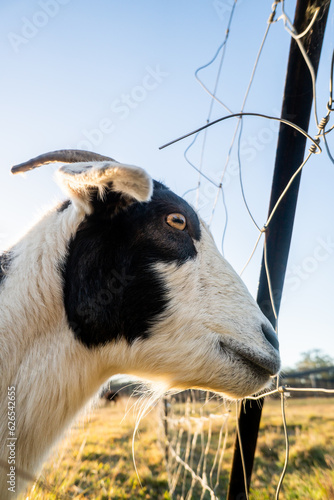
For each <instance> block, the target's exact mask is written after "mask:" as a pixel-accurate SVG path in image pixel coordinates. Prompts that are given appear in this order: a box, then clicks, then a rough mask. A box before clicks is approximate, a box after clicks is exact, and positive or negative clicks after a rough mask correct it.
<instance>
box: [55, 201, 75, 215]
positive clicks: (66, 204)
mask: <svg viewBox="0 0 334 500" xmlns="http://www.w3.org/2000/svg"><path fill="white" fill-rule="evenodd" d="M71 203H72V202H71V200H66V201H63V202H62V203H61V204H60V205H59V206H58V207H57V212H59V213H60V212H64V210H66V209H67V208H68V207H69V206H70V205H71Z"/></svg>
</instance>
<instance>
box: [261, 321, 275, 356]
mask: <svg viewBox="0 0 334 500" xmlns="http://www.w3.org/2000/svg"><path fill="white" fill-rule="evenodd" d="M262 332H263V335H264V336H265V338H266V339H267V341H268V342H269V344H270V345H272V346H273V348H274V349H276V351H278V350H279V341H278V338H277V335H276V332H275V330H274V329H273V327H272V326H271V325H267V324H263V325H262Z"/></svg>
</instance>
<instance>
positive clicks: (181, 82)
mask: <svg viewBox="0 0 334 500" xmlns="http://www.w3.org/2000/svg"><path fill="white" fill-rule="evenodd" d="M232 5H233V1H232V0H213V1H211V0H209V1H206V2H204V1H203V0H182V1H179V0H177V1H176V0H170V1H169V2H165V1H164V2H163V1H161V0H141V1H138V0H137V1H134V0H124V1H122V2H121V1H114V0H108V1H107V0H98V1H96V2H91V1H88V0H37V1H35V0H21V1H20V0H14V1H13V0H11V1H10V0H2V2H1V4H0V33H1V44H0V60H1V61H2V71H1V79H0V101H1V122H0V132H1V135H0V137H1V164H0V194H1V196H0V251H2V250H4V249H6V248H8V246H10V245H11V244H12V243H13V242H15V241H16V240H17V239H18V238H19V237H20V236H21V235H22V234H24V232H25V231H26V230H27V228H28V227H29V226H30V225H31V224H32V223H33V222H35V221H36V220H38V218H39V217H40V216H41V214H42V213H43V212H44V211H45V210H46V209H47V208H49V207H51V206H52V205H54V204H56V203H57V201H59V200H61V199H64V198H65V195H64V194H63V193H62V191H61V190H60V188H59V187H58V186H57V185H56V184H55V182H54V180H53V173H54V171H55V170H56V167H55V166H45V167H43V168H40V169H37V170H35V171H33V172H28V173H27V174H25V175H20V176H13V175H11V174H10V167H11V166H12V165H13V164H17V163H20V162H23V161H26V160H27V159H29V158H31V157H34V156H37V155H39V154H41V153H44V152H47V151H53V150H56V149H64V148H75V149H88V150H92V151H95V152H98V153H101V154H105V155H108V156H111V157H113V158H115V159H117V160H118V161H121V162H123V163H130V164H135V165H139V166H141V167H143V168H145V169H146V170H147V171H148V172H149V173H150V174H151V175H152V177H153V178H155V179H157V180H162V181H163V182H165V183H166V184H167V185H168V186H169V187H170V188H172V189H173V190H174V191H175V192H176V193H178V194H179V195H183V194H184V193H186V192H187V191H189V190H191V189H193V188H196V186H197V183H198V174H197V172H196V171H195V170H194V169H193V168H192V167H191V166H190V165H189V164H188V163H187V162H186V161H185V159H184V151H185V149H186V148H187V147H188V146H189V145H190V143H191V141H192V138H190V139H186V140H184V141H181V142H179V143H178V144H175V145H172V146H170V147H168V148H166V149H163V150H159V146H161V145H163V144H165V143H166V142H168V141H170V140H173V139H175V138H177V137H179V136H180V135H183V134H185V133H187V132H190V131H192V130H194V129H196V128H197V127H200V126H201V125H204V124H205V123H206V119H207V116H208V112H209V108H210V102H211V99H210V96H209V95H208V94H207V93H206V92H205V91H204V90H203V88H202V87H201V86H200V85H199V83H198V82H197V81H196V79H195V77H194V72H195V70H196V69H197V68H199V67H201V66H203V65H205V64H206V63H208V62H209V61H210V60H211V59H212V58H213V56H214V55H215V53H216V51H217V48H218V47H219V45H220V44H221V43H222V41H223V40H224V38H225V33H226V29H227V24H228V21H229V17H230V14H231V10H232ZM271 5H272V0H269V1H267V0H265V1H264V0H247V1H245V0H239V1H238V2H237V4H236V7H235V11H234V15H233V22H232V24H231V26H230V32H229V37H228V42H227V45H226V51H225V57H224V61H223V65H222V70H221V76H220V79H219V83H218V86H217V97H219V99H220V100H221V101H223V102H224V103H225V104H226V105H227V106H228V107H229V109H230V110H232V111H233V112H238V111H239V110H240V109H241V106H242V102H243V98H244V94H245V92H246V89H247V85H248V82H249V79H250V75H251V72H252V68H253V65H254V61H255V58H256V55H257V52H258V50H259V47H260V43H261V41H262V38H263V35H264V32H265V30H266V27H267V20H268V17H269V14H270V12H271ZM294 8H295V1H289V0H288V1H287V2H286V11H287V13H288V15H289V16H290V18H292V19H293V15H294ZM280 12H281V11H280V8H279V9H278V13H279V14H280ZM289 45H290V36H289V34H288V33H287V32H286V31H285V30H284V25H283V23H282V21H278V22H276V23H273V24H272V25H271V26H270V30H269V34H268V38H267V40H266V43H265V45H264V49H263V52H262V54H261V58H260V61H259V65H258V68H257V72H256V74H255V78H254V81H253V84H252V87H251V90H250V93H249V97H248V100H247V102H246V106H245V111H249V112H259V113H264V114H269V115H273V116H279V115H280V109H281V103H282V96H283V90H284V81H285V73H286V65H287V59H288V53H289ZM333 48H334V8H333V5H332V7H331V10H330V13H329V18H328V23H327V30H326V33H325V38H324V46H323V50H322V55H321V60H320V66H319V73H318V78H317V102H318V113H319V117H320V118H321V117H322V116H323V115H324V114H325V113H326V103H327V101H328V97H329V90H328V88H329V75H330V61H331V54H332V51H333ZM219 60H220V59H219V58H217V60H216V61H215V62H214V63H213V64H212V65H210V66H209V67H207V68H205V69H203V70H202V71H201V72H200V77H201V78H202V79H203V81H204V82H205V85H206V86H208V87H209V88H210V89H211V90H212V89H213V88H214V84H215V78H216V75H217V72H218V66H219ZM226 114H227V112H226V110H225V109H224V108H223V107H222V106H221V105H219V104H218V103H215V104H214V106H213V109H212V115H211V118H212V119H215V118H218V117H221V116H224V115H226ZM330 124H333V118H332V121H331V123H330ZM235 126H236V121H235V120H234V119H231V120H227V121H226V122H224V123H221V124H219V125H216V126H214V127H211V129H210V131H208V133H207V140H206V146H205V149H204V153H203V172H204V173H205V174H206V175H207V176H208V177H209V178H210V179H212V180H214V182H215V183H216V184H219V182H220V177H221V174H222V172H223V170H224V167H225V164H226V157H227V154H228V151H229V147H230V144H231V140H232V136H233V132H234V129H235ZM277 130H278V127H277V123H276V122H271V121H266V120H264V119H260V118H244V120H243V135H242V141H241V149H240V159H241V167H242V174H243V183H244V190H245V195H246V199H247V202H248V204H249V207H250V209H251V212H252V215H253V217H254V218H255V220H256V222H257V224H258V225H259V226H260V227H261V226H263V224H264V223H265V221H266V216H267V212H268V203H269V198H270V189H271V180H272V174H273V167H274V162H275V150H276V143H277ZM310 133H311V134H315V133H316V129H315V126H314V120H313V117H312V119H311V126H310ZM202 140H203V135H202V136H200V137H199V138H198V141H197V142H196V143H195V145H194V146H193V147H192V148H191V149H190V150H189V152H188V155H189V158H190V159H191V161H192V162H193V163H194V164H195V165H199V163H200V157H201V151H202V148H201V146H202ZM328 142H329V145H330V147H331V149H332V151H334V132H333V134H332V135H329V136H328ZM309 145H310V143H308V146H309ZM223 186H224V194H225V201H226V206H227V213H228V221H227V226H226V232H225V237H224V245H223V251H224V256H225V257H226V258H227V259H228V260H229V261H230V263H231V264H232V265H233V267H234V268H235V269H236V271H237V272H241V270H242V268H243V267H244V264H245V263H246V262H247V260H248V258H249V256H250V254H251V252H252V249H253V247H254V244H255V242H256V239H257V237H258V230H257V229H256V227H255V226H254V224H253V223H252V221H251V219H250V217H249V215H248V213H247V210H246V208H245V205H244V203H243V200H242V196H241V190H240V182H239V174H238V164H237V148H236V147H234V148H233V149H232V153H231V157H230V161H229V163H228V164H227V167H226V174H225V178H224V182H223ZM333 188H334V165H333V164H332V163H331V162H330V160H329V158H328V156H326V153H325V152H323V153H322V154H321V155H316V156H315V155H313V157H312V158H311V160H310V161H309V163H308V164H307V166H306V167H305V169H304V171H303V174H302V180H301V185H300V193H299V200H298V205H297V212H296V219H295V226H294V232H293V238H292V243H291V250H290V256H289V261H288V267H287V276H286V282H285V287H284V295H283V299H282V306H281V311H280V317H279V337H280V344H281V354H282V362H283V366H285V367H288V366H293V365H294V364H295V363H296V362H297V361H298V360H299V358H300V355H301V353H302V352H305V351H308V350H311V349H321V350H322V351H323V352H325V353H326V354H328V355H330V356H332V357H334V326H333V321H332V309H333V307H334V301H333V299H334V280H333V278H334V225H333V209H334V196H333ZM216 194H217V190H216V188H215V187H214V186H213V185H212V184H211V183H210V182H208V181H206V180H205V179H202V180H201V188H200V192H199V195H198V196H197V192H196V190H193V191H190V192H188V193H187V194H186V195H185V197H186V199H187V200H188V201H189V202H190V203H192V204H196V202H197V207H198V209H199V213H200V215H201V216H202V217H203V218H204V219H205V220H206V221H207V222H210V219H211V214H212V207H213V205H214V203H215V198H216ZM225 222H226V214H225V210H224V206H223V202H222V197H221V196H220V195H219V198H218V202H217V205H216V208H215V212H214V215H213V219H212V223H211V229H212V232H213V235H214V238H215V240H216V243H217V246H218V248H219V249H221V250H222V237H223V233H224V227H225ZM261 243H262V242H261ZM261 258H262V244H260V245H259V247H258V249H257V251H256V252H255V254H254V257H253V258H252V260H251V262H250V264H249V265H248V267H247V268H246V270H245V272H244V273H243V276H242V277H243V279H244V280H245V282H246V284H247V286H248V288H249V289H250V291H251V293H252V294H253V295H254V296H256V290H257V286H258V279H259V270H260V264H261Z"/></svg>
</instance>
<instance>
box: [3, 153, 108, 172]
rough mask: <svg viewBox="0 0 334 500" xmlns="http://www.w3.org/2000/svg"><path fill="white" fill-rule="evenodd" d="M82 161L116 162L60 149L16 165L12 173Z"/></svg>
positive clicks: (93, 155)
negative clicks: (52, 164) (59, 163)
mask: <svg viewBox="0 0 334 500" xmlns="http://www.w3.org/2000/svg"><path fill="white" fill-rule="evenodd" d="M81 161H116V160H114V159H113V158H109V157H108V156H102V155H99V154H97V153H92V152H91V151H82V150H81V149H60V150H58V151H51V152H50V153H45V154H43V155H40V156H36V158H32V159H31V160H29V161H26V162H24V163H20V164H19V165H14V167H12V168H11V172H12V174H18V173H20V172H27V171H28V170H33V169H34V168H37V167H40V166H41V165H46V164H47V163H56V162H61V163H78V162H81Z"/></svg>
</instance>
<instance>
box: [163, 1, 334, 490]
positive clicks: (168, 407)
mask: <svg viewBox="0 0 334 500" xmlns="http://www.w3.org/2000/svg"><path fill="white" fill-rule="evenodd" d="M237 8H238V5H237V0H235V1H234V3H233V6H232V8H231V11H230V16H229V19H228V21H227V29H226V33H225V38H224V40H223V41H222V43H221V44H220V45H219V47H218V49H217V51H216V53H215V55H214V57H213V58H212V59H211V60H210V61H209V62H208V63H207V64H205V65H203V66H201V67H200V68H198V69H197V70H196V72H195V77H196V79H197V81H198V82H199V83H200V85H201V86H202V88H203V89H204V90H205V91H206V92H207V93H208V95H209V96H210V102H209V109H208V114H207V119H206V124H205V125H204V126H203V127H201V128H198V129H197V130H195V131H193V132H190V133H188V134H186V135H184V136H182V137H179V138H178V139H176V140H174V141H171V142H169V143H168V144H165V145H164V146H162V148H164V147H167V146H169V145H171V144H173V143H175V142H177V141H179V140H182V139H185V138H187V137H190V136H192V135H193V136H194V137H193V139H192V141H191V143H190V144H189V145H188V146H187V147H186V149H185V152H184V157H185V159H186V161H187V162H188V164H189V165H190V166H191V167H192V168H193V169H195V170H196V171H197V172H198V181H197V185H196V186H195V187H194V188H191V189H189V190H188V191H186V193H184V196H188V195H189V194H190V193H192V194H194V193H195V194H196V203H195V204H196V206H197V208H198V205H199V199H200V194H201V188H202V183H203V181H206V182H209V183H210V184H211V185H212V186H214V188H215V189H216V195H215V196H214V202H213V204H212V208H211V214H210V215H209V225H211V223H212V222H213V219H214V216H215V214H216V208H217V204H218V200H219V198H220V195H221V196H222V199H223V207H224V212H225V214H224V215H225V217H224V220H225V223H224V228H223V236H222V249H223V253H224V239H225V235H226V229H227V225H228V222H229V210H228V206H227V203H226V197H225V190H224V177H225V175H226V172H227V168H228V165H229V162H230V161H231V155H232V151H233V149H234V148H235V147H236V148H237V158H238V171H239V182H240V188H241V193H242V199H243V202H244V205H245V207H246V210H247V212H248V215H249V219H250V221H251V223H252V224H253V225H254V226H255V228H256V230H257V232H258V236H257V239H256V241H255V244H254V248H253V249H252V251H251V253H250V256H249V258H248V260H247V262H246V264H245V266H244V267H243V269H242V271H241V274H242V273H243V272H244V271H245V269H246V268H247V266H248V265H249V263H250V262H251V260H252V259H253V257H254V254H255V251H256V249H257V248H258V246H259V243H260V241H261V239H262V236H263V235H265V234H266V232H267V230H268V228H269V227H270V224H271V222H272V219H273V216H274V214H275V212H276V211H277V208H278V206H279V205H280V203H281V202H282V200H283V199H284V197H285V195H286V193H287V192H288V190H289V189H290V188H291V186H292V184H293V182H294V180H295V179H296V177H297V176H298V175H299V174H300V172H301V171H302V169H303V168H304V167H305V165H306V164H307V163H308V162H309V160H310V158H311V157H312V156H313V155H314V154H320V153H321V152H322V146H324V148H325V151H326V153H327V156H328V158H329V159H330V161H331V162H333V155H332V153H331V151H330V148H329V145H328V141H327V137H328V134H329V133H330V132H331V131H333V129H334V125H332V126H330V127H328V123H329V121H330V117H331V112H332V111H333V65H334V51H333V56H332V61H331V66H330V68H328V75H329V96H328V102H327V105H326V108H325V109H324V110H323V113H321V111H320V110H319V106H318V102H317V94H316V85H315V72H314V68H313V66H312V63H311V61H310V59H309V57H308V55H307V52H306V50H305V48H304V46H303V37H305V35H307V34H308V33H309V32H310V30H312V27H313V26H314V23H315V22H316V20H317V18H318V16H319V15H320V11H321V7H318V8H316V9H315V10H314V13H313V17H312V19H311V22H310V24H309V25H308V27H307V28H306V29H305V30H304V31H303V32H302V33H297V31H296V29H295V27H294V26H293V23H292V22H291V20H290V19H289V17H288V15H287V13H286V10H285V2H284V0H283V1H279V0H278V1H275V2H274V3H273V4H272V6H271V11H270V12H269V16H268V21H267V25H266V27H265V29H264V35H263V38H262V41H261V43H260V47H259V49H258V52H257V55H256V57H255V62H254V65H253V69H252V72H251V76H250V79H249V82H248V85H247V87H246V92H245V94H244V97H243V99H242V104H241V107H240V111H239V112H238V113H234V112H233V111H232V110H231V109H230V107H229V106H228V104H227V103H226V102H223V100H222V99H221V98H220V97H219V96H218V95H217V89H218V83H219V80H220V79H221V77H222V74H223V69H224V58H225V53H226V48H227V45H228V43H229V36H230V33H231V31H232V30H233V29H235V26H234V24H233V21H234V16H235V12H236V9H237ZM274 23H282V26H283V28H284V29H285V30H286V31H287V32H288V34H289V35H290V37H291V38H293V39H294V40H295V41H296V43H297V45H298V48H299V50H300V52H301V54H302V56H303V58H304V61H305V63H306V65H307V67H308V70H309V73H310V77H311V80H312V91H313V111H314V122H315V126H316V129H317V132H316V134H315V135H314V136H311V135H309V134H308V133H307V131H305V130H303V129H301V128H300V127H298V126H296V125H295V124H294V123H292V122H291V121H289V120H284V119H281V118H278V117H276V116H268V115H265V114H262V113H260V112H259V113H247V112H245V111H244V110H245V106H246V103H247V100H248V97H249V94H250V91H251V88H252V85H253V83H254V78H255V75H256V72H257V69H258V65H259V62H260V59H261V54H262V52H263V48H264V46H265V44H266V42H267V40H268V36H269V32H270V28H271V26H272V25H273V24H274ZM219 57H220V61H219V65H218V70H217V74H216V79H215V84H214V87H213V90H212V91H210V90H209V85H207V84H206V83H205V82H204V81H203V80H202V79H201V78H200V76H199V75H200V74H201V73H202V71H203V70H204V69H206V68H208V67H209V66H211V65H212V64H213V63H215V61H217V60H218V58H219ZM268 71H270V69H269V68H268ZM214 105H219V106H221V107H222V108H224V109H225V110H226V111H227V112H228V113H229V114H228V115H227V116H224V117H222V118H219V119H216V120H213V121H211V118H212V113H213V108H214ZM319 113H321V114H323V116H322V118H321V119H319ZM254 116H257V117H262V118H263V119H265V120H277V121H280V122H281V123H285V124H286V125H287V126H289V127H293V128H294V129H295V130H296V131H297V132H298V133H300V134H303V135H304V136H305V137H306V138H307V139H308V140H309V141H310V142H311V145H310V147H309V150H308V153H307V154H306V156H305V158H304V160H303V162H302V163H301V164H300V166H299V168H298V169H297V170H296V171H295V173H294V174H293V175H292V176H291V178H290V179H289V181H288V182H287V183H286V186H285V189H284V190H283V192H282V193H281V195H280V197H279V198H278V200H277V202H276V204H275V205H274V207H273V208H272V210H271V212H270V213H269V215H268V217H267V219H266V220H265V222H264V223H263V224H258V223H257V222H256V218H255V216H254V215H253V213H252V211H251V210H250V207H249V204H248V202H247V199H246V195H245V190H244V183H243V171H242V163H241V155H240V149H241V147H240V145H241V139H242V133H243V124H244V119H245V118H246V117H254ZM235 118H238V119H237V123H236V125H235V128H234V130H233V131H232V132H231V136H232V137H231V142H230V145H229V147H228V152H227V155H226V158H225V162H224V167H223V170H222V173H221V176H220V177H219V178H218V179H215V178H213V177H212V176H211V175H209V174H208V173H207V172H206V170H205V168H204V166H205V153H206V150H207V148H208V131H209V127H212V126H215V125H216V124H218V123H219V122H221V121H224V120H227V119H235ZM196 144H197V145H198V146H199V150H198V151H197V154H198V161H197V162H196V161H194V160H193V159H191V160H190V157H189V156H190V152H191V150H192V149H193V148H194V146H195V145H196ZM192 156H194V154H193V155H192ZM333 163H334V162H333ZM263 252H264V253H263V255H264V265H265V270H266V276H267V281H268V288H269V294H270V301H271V307H272V310H273V313H274V316H275V319H276V320H277V316H278V314H277V311H276V308H275V302H274V297H273V290H272V286H271V276H270V273H269V270H268V262H267V245H266V238H264V244H263ZM276 331H277V328H276ZM304 393H307V394H308V395H309V394H314V395H318V396H321V395H331V396H334V389H332V388H321V387H286V386H285V385H282V384H281V382H280V380H279V378H277V380H276V388H275V389H274V390H272V391H270V392H268V393H267V394H266V395H265V396H266V397H268V396H274V395H276V397H277V396H278V397H279V398H280V401H281V420H282V426H283V430H284V443H285V460H284V465H283V467H282V470H281V474H280V478H279V480H278V483H277V485H276V494H275V498H276V499H278V498H279V495H280V492H281V488H282V483H283V479H284V476H285V473H286V470H287V467H288V463H289V437H288V432H287V422H286V415H285V404H286V399H287V397H290V396H292V395H294V394H299V395H301V394H304ZM263 397H264V395H263V394H262V395H259V396H254V397H250V398H247V399H248V400H253V401H258V400H260V399H262V398H263ZM240 404H242V403H241V402H238V403H235V404H234V406H233V404H232V403H227V402H226V401H225V400H224V399H219V398H218V399H217V396H216V395H212V394H210V393H203V392H200V391H187V392H184V393H180V394H177V395H169V396H167V397H166V399H165V401H164V411H163V417H162V418H163V429H164V436H163V444H164V446H165V457H166V464H167V471H168V479H169V487H170V492H171V495H172V497H173V498H175V499H178V500H190V499H191V498H196V499H197V498H198V499H200V500H202V499H219V498H225V496H226V491H227V481H228V468H229V466H230V461H231V457H230V456H229V454H230V452H229V451H228V450H227V442H228V440H229V438H230V436H231V434H234V435H236V436H238V438H239V444H240V450H241V458H242V461H243V470H244V483H245V491H246V496H245V498H247V500H248V497H249V496H248V493H247V477H246V471H245V464H244V459H243V451H242V450H243V445H244V444H245V443H242V442H241V440H240V432H239V428H238V413H239V406H240ZM234 411H235V415H236V417H237V418H236V419H235V420H234V419H233V417H232V414H233V413H234ZM268 482H270V478H268ZM243 498H244V497H243Z"/></svg>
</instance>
